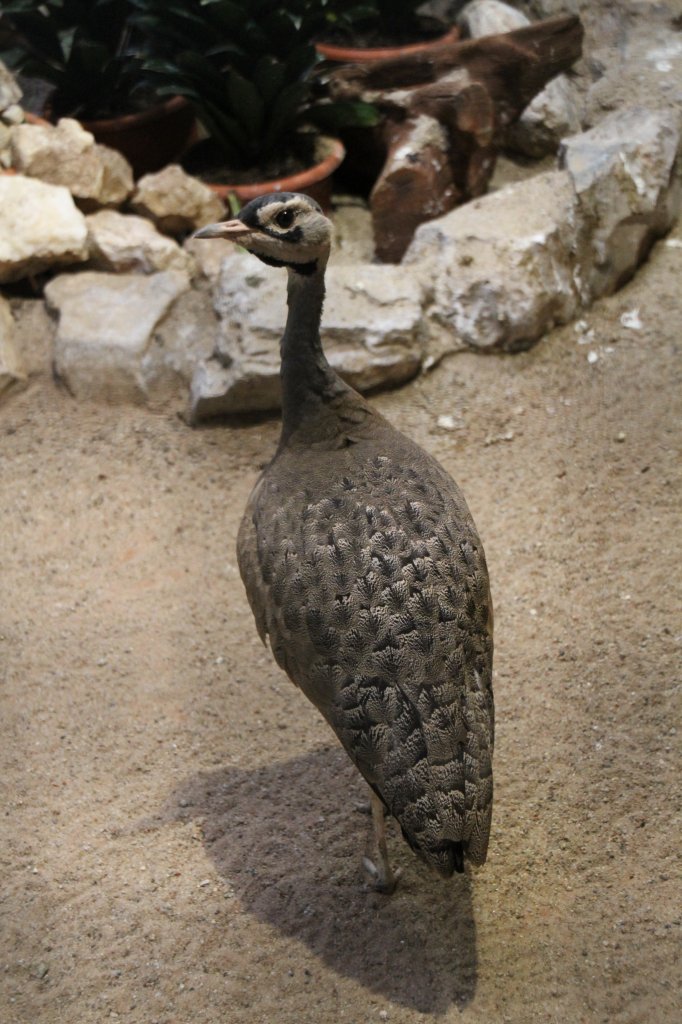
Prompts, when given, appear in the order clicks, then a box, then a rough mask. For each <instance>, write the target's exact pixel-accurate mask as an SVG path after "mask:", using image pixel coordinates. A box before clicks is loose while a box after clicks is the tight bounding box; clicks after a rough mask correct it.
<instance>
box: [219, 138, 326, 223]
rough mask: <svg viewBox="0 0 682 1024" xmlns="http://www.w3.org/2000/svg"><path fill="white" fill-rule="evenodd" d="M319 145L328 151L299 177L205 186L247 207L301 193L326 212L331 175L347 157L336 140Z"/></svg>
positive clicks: (225, 198)
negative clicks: (256, 201)
mask: <svg viewBox="0 0 682 1024" xmlns="http://www.w3.org/2000/svg"><path fill="white" fill-rule="evenodd" d="M320 142H321V143H322V144H324V146H325V148H326V149H327V154H326V156H325V157H324V158H323V159H322V160H320V162H319V163H316V164H315V165H314V166H313V167H309V168H308V169H307V170H305V171H300V172H299V173H298V174H290V175H289V176H288V177H286V178H277V179H275V180H274V181H259V182H254V183H249V184H248V185H223V184H218V183H217V182H207V183H206V184H207V185H209V186H210V188H212V189H213V191H214V192H215V193H216V194H217V195H218V196H220V198H221V199H223V200H225V201H227V200H228V197H229V195H230V193H232V194H233V195H236V196H237V198H238V199H239V200H240V202H242V203H248V202H249V201H250V200H251V199H257V198H258V196H264V195H266V194H267V193H268V192H304V193H305V194H306V195H307V196H311V197H312V198H313V199H316V200H317V202H318V203H319V204H320V206H321V207H322V209H323V210H328V209H329V208H330V206H331V198H332V174H333V173H334V171H335V170H336V168H337V167H338V166H339V164H340V163H341V161H342V160H343V158H344V156H345V155H346V150H345V149H344V146H343V144H342V143H341V142H339V140H338V139H331V138H327V137H324V136H321V137H320Z"/></svg>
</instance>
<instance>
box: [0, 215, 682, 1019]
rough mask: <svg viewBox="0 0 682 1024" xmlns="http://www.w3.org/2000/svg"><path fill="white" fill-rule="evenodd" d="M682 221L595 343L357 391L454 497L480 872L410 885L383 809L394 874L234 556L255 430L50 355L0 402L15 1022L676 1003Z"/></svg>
mask: <svg viewBox="0 0 682 1024" xmlns="http://www.w3.org/2000/svg"><path fill="white" fill-rule="evenodd" d="M681 239H682V232H680V229H679V228H678V230H677V234H676V235H674V236H673V241H674V243H675V244H673V245H670V244H666V243H660V244H659V245H658V246H657V247H656V249H655V250H654V253H653V255H652V258H651V260H650V262H649V264H648V265H647V266H646V267H645V268H644V269H643V270H642V272H641V273H640V274H639V275H638V277H637V279H636V280H635V281H634V282H633V283H632V284H630V285H629V286H628V287H626V288H625V289H624V290H623V291H621V292H620V293H619V294H618V295H616V296H614V297H612V298H610V299H608V300H606V301H603V302H601V303H599V304H598V305H597V306H595V307H594V309H593V311H592V312H591V314H590V315H589V316H587V317H586V321H587V324H586V328H585V329H584V330H583V331H581V330H580V329H576V328H575V327H574V326H568V327H566V328H563V329H561V330H558V331H556V332H554V333H553V334H552V335H551V336H550V337H548V338H546V339H545V340H544V341H543V342H542V343H541V344H539V345H538V346H537V347H536V348H535V349H534V350H533V351H531V352H529V353H525V354H522V355H516V356H513V357H507V358H499V357H487V358H486V357H483V356H480V355H478V356H477V355H473V354H472V355H469V354H465V355H460V356H455V357H452V358H451V359H449V360H447V361H446V362H444V363H443V364H441V365H440V366H439V367H438V368H437V369H436V370H435V371H433V372H432V373H431V374H430V375H429V376H425V377H422V378H420V379H419V380H418V381H415V382H413V383H412V384H410V385H409V386H407V387H405V388H403V389H401V390H399V391H395V392H393V393H390V394H384V395H382V396H378V397H377V398H376V399H375V401H376V402H377V405H378V406H379V408H380V409H381V410H382V412H384V413H385V414H386V415H387V416H388V417H389V418H390V419H391V420H392V421H393V422H394V423H396V424H397V425H398V426H400V427H401V428H402V429H403V430H405V431H406V432H407V433H409V434H410V435H412V436H413V437H415V438H416V439H417V440H419V441H420V442H421V443H422V444H423V445H424V447H426V448H427V449H428V450H429V451H430V452H432V453H433V454H434V455H436V456H437V457H438V458H440V459H441V460H442V462H443V463H444V464H445V466H446V467H447V468H448V470H450V471H451V472H452V473H453V475H454V476H455V477H456V478H457V479H458V481H459V483H460V484H461V485H462V487H463V489H464V491H465V493H466V495H467V497H468V500H469V504H470V506H471V509H472V511H473V513H474V516H475V519H476V521H477V523H478V526H479V530H480V533H481V535H482V538H483V541H484V544H485V547H486V551H487V555H488V561H489V566H490V574H491V578H492V582H493V588H494V598H495V603H496V672H495V684H496V697H497V711H498V723H499V725H498V739H497V749H496V761H495V772H496V805H495V814H494V825H493V834H492V841H491V849H490V856H489V861H488V864H487V865H486V866H485V868H483V869H482V870H481V871H479V872H477V873H476V874H473V875H472V874H468V875H466V876H464V877H456V878H453V879H452V880H451V881H450V882H444V881H442V880H439V879H436V878H433V877H431V876H429V875H428V874H427V872H426V870H425V869H424V867H423V866H422V865H421V863H420V862H419V861H418V860H416V859H415V857H414V856H413V855H412V854H411V852H410V851H409V849H408V848H407V847H406V846H405V844H404V843H403V842H402V840H401V839H400V837H399V834H398V830H397V829H396V828H395V827H393V828H391V835H390V846H391V851H392V857H393V860H394V863H395V864H396V865H398V866H400V867H401V868H402V869H403V873H404V875H403V879H402V882H401V885H400V887H399V890H398V891H397V893H396V894H395V895H394V896H393V897H381V896H378V895H376V894H373V893H371V892H369V891H368V890H367V888H366V886H365V884H364V881H363V878H362V875H361V871H360V855H361V853H362V851H363V847H364V842H365V832H366V829H367V821H366V819H365V818H364V817H363V815H361V814H359V813H357V812H356V811H355V810H354V809H353V805H354V803H355V802H356V801H358V800H359V799H362V797H363V786H362V784H361V782H360V780H359V777H358V776H357V775H356V773H355V770H354V769H353V768H352V766H350V764H349V763H348V762H347V760H346V758H345V755H344V754H343V752H342V751H340V749H338V748H337V746H336V743H335V741H334V738H333V736H332V735H331V733H330V732H329V731H328V729H327V727H326V726H325V724H324V723H323V721H322V720H321V719H320V718H319V716H318V715H317V713H316V712H315V711H314V709H313V708H312V707H311V706H309V705H308V703H307V702H306V700H305V699H304V698H303V697H302V695H301V694H300V693H299V692H298V691H296V690H295V688H294V687H293V686H292V685H291V683H289V681H288V680H287V679H286V678H285V677H284V676H283V675H282V673H281V672H280V671H279V670H278V669H277V667H276V666H275V665H274V663H273V661H272V659H271V657H270V654H269V652H267V651H266V650H265V649H264V648H263V647H262V646H261V644H260V641H259V640H258V637H257V635H256V630H255V627H254V625H253V622H252V619H251V614H250V612H249V609H248V606H247V603H246V599H245V596H244V593H243V589H242V585H241V582H240V580H239V576H238V572H237V567H236V560H235V551H234V546H235V535H236V531H237V526H238V522H239V519H240V516H241V513H242V509H243V506H244V503H245V501H246V498H247V495H248V492H249V490H250V488H251V487H252V485H253V483H254V481H255V479H256V475H257V473H258V471H259V467H260V466H261V465H262V464H263V462H264V461H265V460H266V459H267V458H268V457H269V456H270V454H271V453H272V451H273V448H274V446H275V443H276V439H277V434H278V422H277V421H276V420H270V421H265V422H263V421H261V422H258V423H251V424H249V425H242V426H238V427H237V426H225V425H223V426H217V427H214V428H210V429H203V430H194V431H193V430H191V429H189V428H188V427H187V426H186V425H185V424H184V423H183V422H182V421H181V420H180V419H179V418H177V417H175V416H172V415H170V414H153V413H151V412H149V411H146V410H143V409H139V410H138V409H134V408H107V407H95V406H84V405H78V404H76V403H75V402H74V401H73V400H72V399H71V398H69V397H68V396H67V395H66V394H64V393H63V392H62V391H60V390H58V389H57V388H56V387H55V385H54V384H53V383H52V382H51V381H50V380H49V379H48V378H38V379H36V380H35V381H34V382H33V383H32V385H31V386H30V387H29V388H28V390H26V391H25V392H23V393H20V394H17V395H15V396H12V397H11V398H10V400H8V401H6V402H5V403H4V404H3V405H2V407H0V438H1V449H0V450H1V454H2V471H1V473H0V488H1V490H0V507H1V509H2V516H3V528H2V532H1V534H0V565H1V566H2V584H1V592H2V602H1V606H0V615H1V622H0V657H1V663H0V699H1V701H2V711H1V726H0V728H1V730H2V734H1V736H0V758H1V760H2V788H3V806H4V827H3V830H2V837H1V840H0V842H1V849H2V874H3V886H2V904H1V908H2V918H3V923H2V937H1V939H0V954H1V955H0V966H1V973H0V979H1V980H0V1019H2V1021H3V1022H6V1024H90V1022H92V1024H95V1022H96V1024H100V1022H102V1021H105V1020H117V1019H118V1020H121V1021H126V1022H131V1024H137V1022H139V1024H153V1022H158V1024H186V1022H195V1021H196V1022H211V1024H214V1022H216V1024H217V1022H220V1024H223V1022H224V1024H232V1022H240V1024H241V1022H244V1024H246V1022H248V1024H270V1022H282V1024H289V1022H290V1024H298V1022H307V1021H310V1022H316V1024H332V1022H334V1024H336V1022H348V1024H365V1022H374V1021H384V1020H388V1021H391V1022H395V1024H416V1022H423V1021H432V1020H439V1021H448V1022H450V1021H458V1022H459V1021H461V1022H462V1024H467V1022H472V1024H473V1022H476V1024H479V1022H514V1024H516V1022H518V1024H527V1022H536V1021H537V1022H547V1024H550V1022H558V1021H561V1022H569V1024H581V1022H590V1024H591V1022H604V1024H606V1022H609V1024H611V1022H619V1024H620V1022H622V1024H643V1022H649V1021H656V1022H658V1024H666V1022H671V1024H672V1022H673V1021H674V1022H677V1021H678V1020H680V1019H681V1015H680V1014H681V1006H680V1001H679V995H678V991H679V980H680V979H679V972H680V969H679V966H677V965H676V963H675V956H676V953H678V952H679V947H678V943H679V924H680V920H679V918H680V908H679V826H678V827H677V831H676V825H675V821H676V817H675V816H676V813H677V812H678V811H679V796H680V791H679V788H677V789H676V779H675V773H674V767H675V762H676V758H677V755H678V738H679V732H676V728H677V729H678V730H679V721H678V712H679V698H677V701H678V702H677V703H676V702H675V701H676V694H675V684H676V674H677V673H678V671H679V665H680V650H681V646H682V622H681V621H680V617H679V607H680V600H679V599H680V594H679V559H680V547H681V546H682V531H681V530H680V522H679V515H678V510H679V501H680V487H679V485H680V476H681V475H682V474H681V463H680V459H679V441H680V422H681V413H682V410H681V408H680V406H681V404H682V401H681V396H682V390H681V388H680V379H679V378H680V353H679V327H680V314H681V312H682V300H681V298H680V281H681V280H682V247H681ZM633 309H638V310H639V317H640V320H641V323H642V328H641V329H640V330H636V329H632V328H627V327H625V326H623V325H622V324H621V322H620V316H621V314H622V313H624V312H627V311H631V310H633ZM589 329H591V330H593V331H594V337H593V338H592V339H591V340H590V341H588V343H587V344H580V343H579V340H580V339H581V338H583V339H584V337H585V333H586V330H589ZM589 353H593V355H591V356H590V355H589ZM588 356H589V358H588ZM595 357H596V360H595ZM439 416H451V417H452V422H451V424H450V425H451V426H454V427H455V429H453V430H445V429H442V428H440V427H438V425H437V419H438V417H439Z"/></svg>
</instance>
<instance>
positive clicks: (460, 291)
mask: <svg viewBox="0 0 682 1024" xmlns="http://www.w3.org/2000/svg"><path fill="white" fill-rule="evenodd" d="M574 204H575V196H574V193H573V189H572V187H571V180H570V177H569V175H568V174H567V173H565V172H561V171H550V172H548V173H545V174H540V175H537V176H536V177H534V178H531V179H528V180H526V181H522V182H517V183H515V184H513V185H508V186H507V187H506V188H504V189H500V191H498V192H493V193H491V194H490V195H487V196H484V197H482V198H480V199H477V200H474V202H471V203H468V204H467V205H466V206H461V207H458V208H457V209H456V210H453V211H451V212H450V213H448V214H446V216H444V217H441V218H439V219H438V220H435V221H431V222H429V223H428V224H423V225H422V226H421V227H420V228H419V229H418V230H417V233H416V235H415V237H414V240H413V242H412V244H411V245H410V248H409V249H408V251H407V253H406V255H405V259H404V261H403V263H404V264H407V265H408V267H414V270H415V272H417V273H420V274H421V275H422V276H423V278H424V280H425V282H426V284H427V285H428V287H429V288H430V289H431V291H432V301H431V306H430V308H429V309H428V318H429V323H430V329H431V336H432V341H431V344H430V347H429V361H430V362H432V361H434V360H435V359H438V358H439V357H440V356H442V355H443V354H444V353H445V352H451V351H456V350H458V349H461V348H464V347H466V346H472V347H474V348H480V349H503V350H505V351H514V350H516V349H521V348H528V347H529V346H530V345H531V344H532V343H533V341H535V340H536V339H537V338H539V337H540V336H541V335H542V334H543V333H544V332H545V331H547V330H549V328H551V327H552V326H553V325H554V324H556V323H565V322H566V321H567V320H569V319H570V318H571V317H572V316H573V314H574V313H575V311H576V309H577V308H578V303H579V297H578V294H577V291H576V287H575V284H574V281H573V255H572V252H573V250H574V248H575V242H576V226H575V221H574V216H573V214H574Z"/></svg>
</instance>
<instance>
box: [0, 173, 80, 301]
mask: <svg viewBox="0 0 682 1024" xmlns="http://www.w3.org/2000/svg"><path fill="white" fill-rule="evenodd" d="M87 235H88V231H87V227H86V225H85V218H84V217H83V215H82V213H81V212H80V210H78V209H76V206H75V205H74V202H73V199H72V197H71V195H70V193H69V192H68V190H67V189H65V188H62V187H60V186H57V185H46V184H45V183H44V182H42V181H35V180H33V179H31V178H25V177H23V175H3V176H0V282H3V281H16V280H18V279H19V278H22V277H27V276H28V275H29V274H36V273H39V272H40V271H42V270H46V269H48V268H52V267H56V266H60V265H64V264H68V263H78V262H81V261H83V260H85V259H86V258H87V255H88V249H87Z"/></svg>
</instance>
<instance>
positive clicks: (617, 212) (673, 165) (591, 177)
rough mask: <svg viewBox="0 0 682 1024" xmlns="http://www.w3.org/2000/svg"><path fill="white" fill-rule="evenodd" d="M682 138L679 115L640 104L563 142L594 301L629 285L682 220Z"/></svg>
mask: <svg viewBox="0 0 682 1024" xmlns="http://www.w3.org/2000/svg"><path fill="white" fill-rule="evenodd" d="M680 140H681V135H680V126H679V121H678V116H677V114H676V113H674V112H673V111H672V110H667V111H666V110H651V109H646V108H640V107H636V108H631V109H626V110H622V111H618V112H616V113H614V114H611V115H610V116H609V117H607V118H605V119H604V120H603V121H602V122H601V123H600V124H598V125H597V126H596V127H595V128H592V129H591V130H590V131H588V132H583V133H582V134H581V135H576V136H573V137H572V138H570V139H566V140H565V141H564V143H563V144H562V149H561V153H560V161H561V164H562V166H563V167H565V168H566V170H567V172H568V174H569V175H570V177H571V180H572V182H573V185H574V188H575V192H576V195H577V197H578V216H579V218H580V220H581V222H582V240H581V252H580V260H581V263H582V280H583V294H582V297H583V300H584V301H585V302H586V303H587V302H590V301H591V300H592V299H593V298H595V297H596V296H599V295H604V294H605V293H609V292H612V291H614V290H615V289H616V288H618V287H620V285H622V284H623V283H624V282H625V281H626V280H628V278H629V277H631V276H632V274H633V273H634V271H635V269H636V267H637V266H638V264H639V263H640V262H641V261H642V260H643V259H644V257H645V256H646V254H647V252H648V250H649V248H650V247H651V245H652V244H653V242H654V240H655V239H656V238H657V237H660V236H661V235H663V234H665V233H666V231H668V230H669V229H670V227H671V226H672V224H673V223H674V222H675V219H676V217H677V214H678V212H679V210H680V205H681V199H682V188H681V182H680V175H679V170H678V167H679V162H678V160H677V158H678V154H679V152H680Z"/></svg>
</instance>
